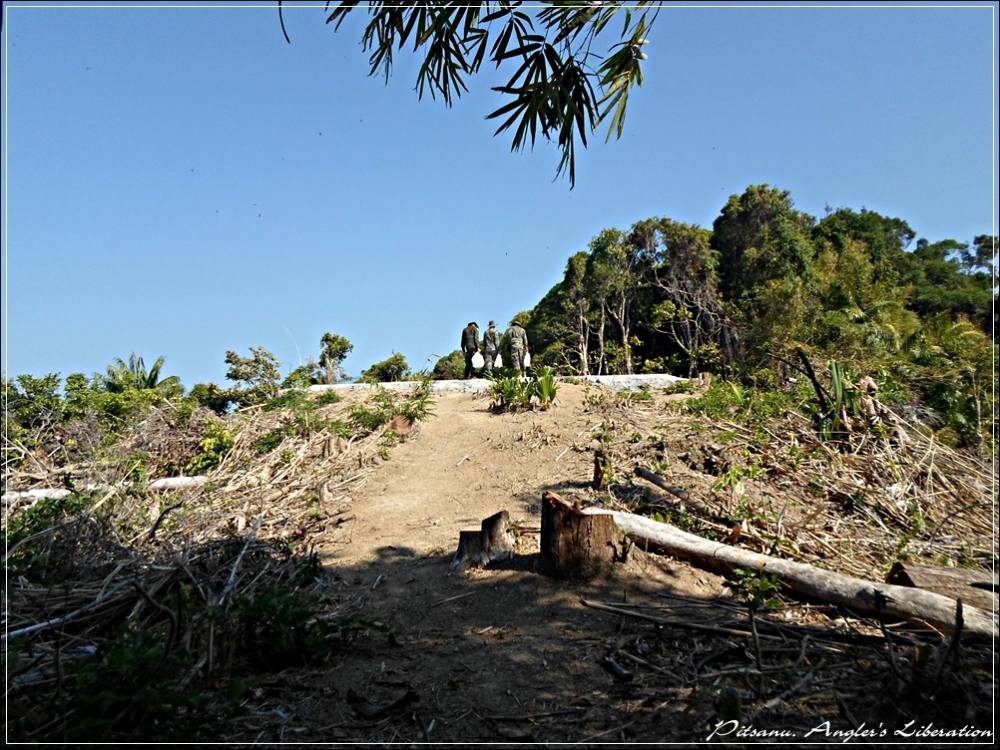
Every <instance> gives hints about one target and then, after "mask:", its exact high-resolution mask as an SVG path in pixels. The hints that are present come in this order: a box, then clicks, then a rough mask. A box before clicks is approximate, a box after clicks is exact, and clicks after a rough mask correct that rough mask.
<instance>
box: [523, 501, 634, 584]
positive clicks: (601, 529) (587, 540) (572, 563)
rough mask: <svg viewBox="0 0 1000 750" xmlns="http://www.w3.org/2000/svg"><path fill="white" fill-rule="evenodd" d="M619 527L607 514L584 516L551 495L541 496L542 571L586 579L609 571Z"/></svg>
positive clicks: (547, 573) (570, 505)
mask: <svg viewBox="0 0 1000 750" xmlns="http://www.w3.org/2000/svg"><path fill="white" fill-rule="evenodd" d="M617 542H618V527H617V526H616V525H615V520H614V517H613V516H612V515H611V514H610V513H584V512H583V509H582V508H581V507H580V504H579V503H570V502H567V501H566V500H563V499H562V498H561V497H559V495H557V494H556V493H554V492H546V493H545V494H544V495H542V534H541V553H542V570H543V571H544V572H545V573H546V575H550V576H553V577H555V578H574V579H588V578H594V577H596V576H598V575H600V574H602V573H607V572H609V571H610V570H611V567H612V565H613V564H614V563H615V560H616V558H617V550H618V546H617Z"/></svg>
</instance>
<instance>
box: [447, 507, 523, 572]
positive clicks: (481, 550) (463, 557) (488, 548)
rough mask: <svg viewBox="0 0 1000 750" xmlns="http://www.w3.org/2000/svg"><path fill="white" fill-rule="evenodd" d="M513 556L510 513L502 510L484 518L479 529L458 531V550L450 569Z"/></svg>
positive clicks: (482, 563) (460, 568) (463, 568)
mask: <svg viewBox="0 0 1000 750" xmlns="http://www.w3.org/2000/svg"><path fill="white" fill-rule="evenodd" d="M513 556H514V535H513V533H511V524H510V514H508V513H507V511H505V510H502V511H500V512H499V513H494V514H493V515H492V516H490V517H489V518H486V519H484V520H483V523H482V527H481V528H480V529H478V530H473V531H460V532H458V550H457V551H456V552H455V557H453V558H452V560H451V569H452V570H453V571H459V572H460V571H463V570H465V569H466V568H470V567H471V568H483V567H486V566H487V565H489V564H490V563H491V562H494V561H496V560H509V559H510V558H512V557H513Z"/></svg>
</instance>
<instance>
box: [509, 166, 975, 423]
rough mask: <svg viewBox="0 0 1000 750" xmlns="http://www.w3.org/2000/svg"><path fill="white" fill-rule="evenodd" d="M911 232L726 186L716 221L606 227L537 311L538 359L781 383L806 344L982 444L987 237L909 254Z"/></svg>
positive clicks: (575, 366)
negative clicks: (936, 410) (887, 382)
mask: <svg viewBox="0 0 1000 750" xmlns="http://www.w3.org/2000/svg"><path fill="white" fill-rule="evenodd" d="M915 238H916V235H915V233H914V231H913V230H912V229H911V228H910V226H909V224H907V222H906V221H904V220H902V219H900V218H896V217H890V216H883V215H881V214H879V213H877V212H875V211H870V210H867V209H862V210H861V211H854V210H852V209H848V208H841V209H837V210H831V211H829V212H828V213H827V215H826V216H825V217H823V218H822V219H821V220H819V221H816V219H814V218H813V217H812V216H809V215H808V214H805V213H802V212H801V211H798V210H797V209H796V208H795V205H794V202H793V201H792V197H791V195H790V193H789V192H788V191H783V190H780V189H777V188H774V187H772V186H769V185H751V186H750V187H748V188H747V189H746V190H745V191H744V192H743V193H742V194H740V195H733V196H732V197H730V198H729V200H728V201H727V203H726V204H725V205H724V206H723V208H722V210H721V212H720V215H719V217H718V218H717V219H716V221H715V222H714V225H713V227H712V229H711V230H709V229H705V228H702V227H697V226H692V225H689V224H684V223H682V222H678V221H675V220H673V219H670V218H668V217H652V218H648V219H642V220H640V221H637V222H636V223H635V224H634V225H633V226H632V227H630V228H629V229H627V230H625V229H613V228H609V229H605V230H603V231H601V232H600V233H598V235H597V236H596V237H595V238H594V239H593V240H592V241H591V243H590V246H589V248H588V250H587V251H584V252H579V253H576V254H575V255H573V256H571V257H570V258H569V260H568V261H567V264H566V270H565V272H564V275H563V278H562V280H561V281H560V282H559V283H557V284H556V285H555V286H554V287H553V288H552V289H551V290H550V291H549V292H548V293H547V294H546V295H545V296H544V297H543V298H542V300H541V301H540V302H539V303H538V305H536V307H535V308H534V309H533V310H532V311H531V316H530V320H529V321H528V324H527V329H528V334H529V338H530V341H531V345H532V347H533V348H532V351H533V357H534V360H533V362H534V363H536V364H548V365H551V366H553V367H555V368H557V369H558V370H559V371H561V372H563V373H566V374H570V373H572V374H580V373H605V372H620V373H625V372H631V371H637V372H655V371H664V370H667V371H671V372H674V373H676V374H681V375H690V374H693V373H695V372H697V371H700V370H716V371H719V372H721V373H743V374H748V375H749V374H753V373H755V372H759V371H760V370H761V368H764V369H766V370H770V371H771V373H772V374H771V376H770V377H771V378H772V379H773V377H774V376H775V375H790V374H796V373H792V372H791V370H789V365H788V363H789V362H792V361H793V360H795V354H796V352H797V351H798V350H799V349H802V350H804V351H806V352H811V353H813V354H814V355H818V356H825V357H829V358H832V359H838V360H841V361H844V362H846V363H848V364H849V365H850V366H852V367H854V369H855V370H856V371H857V372H861V371H864V372H866V373H876V374H879V373H880V374H881V375H880V377H882V378H883V379H885V378H890V377H891V378H893V380H894V384H895V385H896V386H898V389H899V390H901V391H904V392H906V393H909V394H911V395H914V396H918V397H923V398H925V399H930V401H932V402H935V403H937V404H938V405H939V406H940V408H941V409H942V410H943V412H945V413H947V414H950V415H951V416H949V417H948V420H949V421H950V422H952V423H955V424H957V425H959V428H956V429H957V431H958V432H959V433H961V432H962V430H965V438H966V439H968V440H974V435H973V433H974V432H975V430H976V428H972V427H971V426H968V425H972V424H973V422H976V423H977V424H978V419H977V420H973V419H969V418H968V417H969V415H971V414H972V412H975V411H977V410H978V413H979V414H985V413H987V412H988V409H985V407H984V401H983V399H985V398H987V394H986V390H985V386H984V384H985V383H986V382H988V373H989V356H988V353H989V352H990V351H992V348H991V346H992V345H991V342H990V335H991V331H992V326H993V321H992V318H991V303H992V299H993V292H992V289H991V275H990V273H988V272H987V269H989V268H990V266H991V264H992V262H994V260H993V259H994V258H995V255H994V253H995V251H994V250H993V248H994V247H995V244H994V238H992V237H989V236H986V235H983V236H980V237H977V238H975V239H974V240H973V242H972V243H971V244H965V243H963V242H959V241H956V240H950V239H949V240H941V241H936V242H930V241H928V240H925V239H920V240H918V241H917V242H916V243H915V247H913V248H912V249H911V248H910V245H911V244H913V243H914V239H915ZM959 342H963V343H961V345H960V344H959ZM932 362H933V366H932V365H931V363H932ZM944 372H949V373H952V376H950V383H945V382H944V381H942V379H941V376H940V375H939V374H938V373H944ZM945 393H949V394H950V396H948V397H947V398H946V397H945V396H944V395H943V394H945ZM960 413H964V414H965V415H966V416H965V417H963V419H966V420H967V421H966V423H965V424H966V425H967V426H966V427H962V426H961V424H959V423H960V422H961V420H959V419H958V416H959V414H960Z"/></svg>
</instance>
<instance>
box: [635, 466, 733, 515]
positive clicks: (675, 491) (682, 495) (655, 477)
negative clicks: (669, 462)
mask: <svg viewBox="0 0 1000 750" xmlns="http://www.w3.org/2000/svg"><path fill="white" fill-rule="evenodd" d="M635 475H636V476H637V477H640V478H641V479H645V480H646V481H647V482H649V483H650V484H655V485H656V486H657V487H659V488H660V489H661V490H663V491H665V492H669V493H670V494H671V495H673V496H674V497H676V498H678V499H679V500H680V501H681V502H680V503H679V506H680V509H681V510H685V504H686V505H687V506H689V507H690V508H691V509H692V510H695V511H697V512H698V513H700V514H701V515H703V516H705V517H707V518H709V519H711V520H712V521H715V522H716V523H721V524H725V525H726V526H735V525H736V521H734V520H733V519H731V518H729V517H728V516H723V515H720V514H719V512H718V511H716V510H714V509H713V508H710V507H709V506H707V505H705V504H704V503H702V502H700V501H698V500H695V499H694V498H693V497H691V493H690V492H688V491H687V490H686V489H684V488H683V487H677V486H675V485H672V484H670V483H669V482H668V481H667V480H666V479H664V478H663V477H661V476H660V475H659V474H654V473H653V472H651V471H650V470H649V469H644V468H643V467H641V466H636V467H635ZM675 505H678V504H676V503H675Z"/></svg>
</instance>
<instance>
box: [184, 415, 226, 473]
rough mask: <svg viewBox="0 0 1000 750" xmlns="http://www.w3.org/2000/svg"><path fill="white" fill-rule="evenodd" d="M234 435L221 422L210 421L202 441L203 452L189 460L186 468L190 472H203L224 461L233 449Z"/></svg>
mask: <svg viewBox="0 0 1000 750" xmlns="http://www.w3.org/2000/svg"><path fill="white" fill-rule="evenodd" d="M234 444H235V441H234V440H233V436H232V435H231V434H230V433H229V432H228V431H227V430H226V429H225V428H224V427H223V426H222V425H221V424H219V423H217V422H209V423H208V426H207V427H206V428H205V436H204V438H203V439H202V441H201V452H200V453H198V455H196V456H195V457H194V458H192V459H191V460H190V461H188V463H187V466H185V467H184V470H185V471H186V472H187V473H188V474H203V473H205V472H206V471H211V470H212V469H214V468H215V467H217V466H218V465H219V464H221V463H222V459H224V458H225V457H226V456H227V455H228V454H229V451H231V450H232V449H233V445H234Z"/></svg>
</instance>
